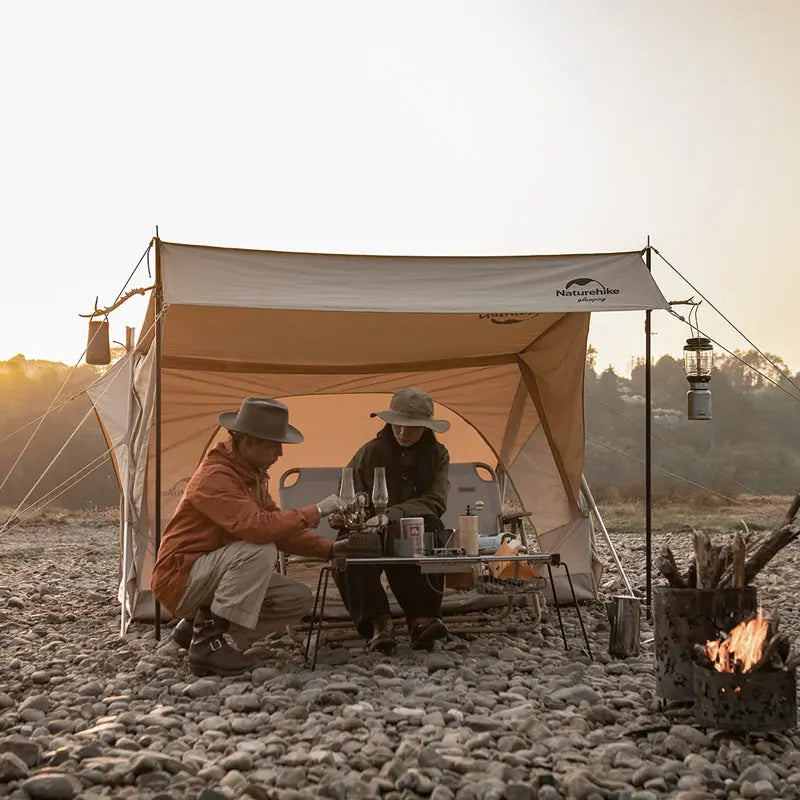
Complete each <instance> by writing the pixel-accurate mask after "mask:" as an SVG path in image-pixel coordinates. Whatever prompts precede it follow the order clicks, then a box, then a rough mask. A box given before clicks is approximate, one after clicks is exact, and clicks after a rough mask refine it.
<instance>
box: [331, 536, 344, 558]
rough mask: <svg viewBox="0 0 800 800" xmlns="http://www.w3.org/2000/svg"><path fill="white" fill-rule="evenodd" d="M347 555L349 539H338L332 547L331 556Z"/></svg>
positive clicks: (340, 556)
mask: <svg viewBox="0 0 800 800" xmlns="http://www.w3.org/2000/svg"><path fill="white" fill-rule="evenodd" d="M346 555H347V539H337V540H336V541H335V542H334V543H333V547H331V558H342V557H343V556H346Z"/></svg>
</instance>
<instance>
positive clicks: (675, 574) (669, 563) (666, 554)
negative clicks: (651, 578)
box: [656, 545, 686, 589]
mask: <svg viewBox="0 0 800 800" xmlns="http://www.w3.org/2000/svg"><path fill="white" fill-rule="evenodd" d="M656 566H657V567H658V569H659V571H660V572H661V574H662V575H663V576H664V577H665V578H666V579H667V581H668V582H669V585H670V586H674V587H675V588H676V589H685V588H686V583H685V582H684V580H683V578H682V577H681V573H680V570H679V569H678V565H677V564H676V563H675V556H674V555H673V553H672V550H670V548H669V546H668V545H664V546H663V547H662V548H661V552H660V553H659V556H658V559H657V561H656Z"/></svg>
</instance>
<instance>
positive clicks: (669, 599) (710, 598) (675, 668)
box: [653, 586, 757, 701]
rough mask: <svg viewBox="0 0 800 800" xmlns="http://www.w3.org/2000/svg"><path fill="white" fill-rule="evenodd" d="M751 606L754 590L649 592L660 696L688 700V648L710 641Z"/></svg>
mask: <svg viewBox="0 0 800 800" xmlns="http://www.w3.org/2000/svg"><path fill="white" fill-rule="evenodd" d="M756 610H757V596H756V590H755V588H754V587H752V586H748V587H747V588H745V589H675V588H673V587H671V586H657V587H655V589H654V590H653V615H654V623H655V625H654V628H655V630H654V633H655V656H656V692H657V693H658V696H659V697H661V698H663V699H664V700H677V701H692V700H694V683H693V677H692V665H693V663H694V652H693V647H694V645H696V644H705V643H706V642H707V641H708V640H709V639H716V638H717V637H718V636H719V633H720V631H729V630H731V628H733V627H734V626H735V625H738V624H739V623H740V622H741V621H742V620H744V619H747V618H748V617H749V616H751V615H752V614H755V613H756Z"/></svg>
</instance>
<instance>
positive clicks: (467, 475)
mask: <svg viewBox="0 0 800 800" xmlns="http://www.w3.org/2000/svg"><path fill="white" fill-rule="evenodd" d="M478 500H483V503H484V506H483V511H481V512H480V513H479V514H478V531H479V533H480V534H481V536H493V535H494V534H496V533H497V532H498V531H499V530H500V527H501V525H500V517H501V515H502V513H503V504H502V501H501V498H500V484H499V483H498V480H497V475H496V474H495V471H494V470H493V469H492V468H491V467H490V466H489V465H488V464H484V463H483V462H482V461H464V462H455V463H451V464H450V492H449V493H448V495H447V511H445V513H444V516H443V517H442V521H443V522H444V526H445V528H455V529H456V530H458V518H459V517H460V516H461V515H462V514H466V512H467V506H468V505H469V506H470V507H471V508H472V513H473V514H474V513H476V511H475V503H476V502H477V501H478Z"/></svg>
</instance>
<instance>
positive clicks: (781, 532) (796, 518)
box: [656, 494, 800, 589]
mask: <svg viewBox="0 0 800 800" xmlns="http://www.w3.org/2000/svg"><path fill="white" fill-rule="evenodd" d="M798 512H800V494H798V495H797V496H796V497H795V498H794V501H793V502H792V504H791V506H790V507H789V511H788V512H787V514H786V519H785V520H784V522H783V524H782V525H781V526H780V527H779V528H777V529H776V530H774V531H772V532H771V533H770V534H769V535H767V536H766V538H764V539H763V540H762V541H761V543H760V544H758V546H755V547H754V541H753V537H752V536H751V535H749V536H747V537H744V536H743V535H742V534H741V533H737V534H736V535H735V536H734V538H733V540H732V541H731V542H728V543H725V544H716V543H714V542H712V541H711V538H710V536H709V535H708V534H705V533H698V532H697V531H695V532H694V559H693V560H692V563H691V564H690V565H689V568H688V569H687V570H686V571H685V572H683V573H682V572H681V571H680V569H679V568H678V565H677V563H676V561H675V556H674V555H673V553H672V550H671V549H670V548H669V547H668V546H667V545H664V547H662V548H661V553H660V554H659V557H658V559H657V561H656V566H657V567H658V569H659V571H660V572H661V574H662V575H663V576H664V577H665V578H666V579H667V581H668V582H669V585H670V586H674V587H675V588H676V589H722V588H732V589H743V588H744V587H745V586H749V585H750V583H751V582H752V580H753V578H755V576H756V575H757V574H758V573H759V572H760V571H761V570H762V569H763V568H764V567H765V566H766V565H767V564H768V563H769V561H771V560H772V558H773V557H774V556H775V555H776V553H778V552H779V551H780V550H782V549H783V548H784V547H786V545H787V544H789V543H790V542H793V541H794V540H795V539H796V538H797V537H798V535H800V513H798Z"/></svg>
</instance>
